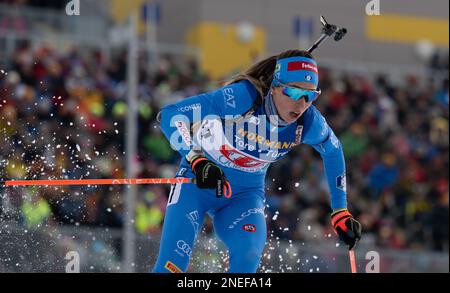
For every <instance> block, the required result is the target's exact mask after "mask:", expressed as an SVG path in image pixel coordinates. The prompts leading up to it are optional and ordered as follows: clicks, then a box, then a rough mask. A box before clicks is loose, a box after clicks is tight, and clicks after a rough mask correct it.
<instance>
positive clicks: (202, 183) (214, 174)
mask: <svg viewBox="0 0 450 293" xmlns="http://www.w3.org/2000/svg"><path fill="white" fill-rule="evenodd" d="M190 164H191V168H192V171H193V172H194V174H195V177H196V178H195V179H196V184H197V186H198V188H202V189H216V196H217V197H221V196H222V195H225V197H227V198H228V197H230V196H231V189H230V185H229V183H228V181H227V178H226V177H225V174H224V173H223V171H222V169H220V168H219V166H217V165H216V164H214V163H213V162H211V161H210V160H208V159H207V158H205V157H203V156H197V157H194V158H193V159H192V160H191V162H190ZM228 194H229V195H228Z"/></svg>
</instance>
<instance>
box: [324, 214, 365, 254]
mask: <svg viewBox="0 0 450 293" xmlns="http://www.w3.org/2000/svg"><path fill="white" fill-rule="evenodd" d="M331 224H332V225H333V228H334V231H335V232H336V234H337V235H338V236H339V239H341V240H342V241H344V243H345V244H347V245H348V249H349V250H351V249H352V248H353V246H355V244H356V243H357V242H358V241H359V240H360V239H361V231H362V228H361V223H359V222H358V221H356V220H355V219H354V218H353V216H352V214H350V213H349V211H348V210H347V209H342V210H338V211H335V212H333V213H332V214H331Z"/></svg>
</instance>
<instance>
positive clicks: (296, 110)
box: [272, 82, 316, 123]
mask: <svg viewBox="0 0 450 293" xmlns="http://www.w3.org/2000/svg"><path fill="white" fill-rule="evenodd" d="M287 85H288V86H293V87H300V88H303V89H307V90H315V89H316V85H315V84H313V83H310V82H291V83H288V84H287ZM272 93H273V101H274V103H275V107H277V111H278V115H279V116H280V117H281V119H283V120H284V121H285V122H287V123H292V122H294V121H296V120H297V119H298V118H300V116H302V115H303V113H304V112H305V111H306V109H308V108H309V106H311V104H312V102H313V101H310V102H306V101H305V99H303V98H302V99H299V100H297V101H295V100H293V99H292V98H290V97H288V96H286V95H285V94H283V87H272Z"/></svg>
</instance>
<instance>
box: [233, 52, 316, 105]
mask: <svg viewBox="0 0 450 293" xmlns="http://www.w3.org/2000/svg"><path fill="white" fill-rule="evenodd" d="M289 57H307V58H311V59H314V58H313V56H312V55H311V53H309V52H308V51H302V50H288V51H284V52H281V53H280V54H278V55H273V56H271V57H269V58H266V59H264V60H261V61H259V62H258V63H255V64H254V65H252V66H251V67H250V68H248V69H246V70H245V71H244V72H242V73H240V74H238V75H236V76H234V77H232V78H231V80H229V81H227V82H226V83H225V85H230V84H232V83H235V82H238V81H241V80H248V81H249V82H251V83H252V84H253V85H254V86H255V88H256V90H257V91H258V93H259V94H260V100H262V99H263V97H264V96H265V95H266V94H267V92H268V91H269V89H270V85H271V84H272V79H273V73H274V71H275V66H276V65H277V60H278V59H283V58H289Z"/></svg>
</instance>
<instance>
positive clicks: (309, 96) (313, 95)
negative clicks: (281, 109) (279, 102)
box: [273, 79, 322, 103]
mask: <svg viewBox="0 0 450 293" xmlns="http://www.w3.org/2000/svg"><path fill="white" fill-rule="evenodd" d="M273 85H274V86H276V87H282V88H283V94H284V95H286V96H288V97H289V98H291V99H293V100H294V101H298V100H300V99H302V98H304V99H305V102H307V103H309V102H312V101H314V100H315V99H317V97H318V96H319V95H320V94H321V92H322V91H321V90H320V89H319V88H318V89H317V90H308V89H303V88H299V87H293V86H289V85H286V84H284V83H282V82H280V81H279V80H277V79H274V82H273Z"/></svg>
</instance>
